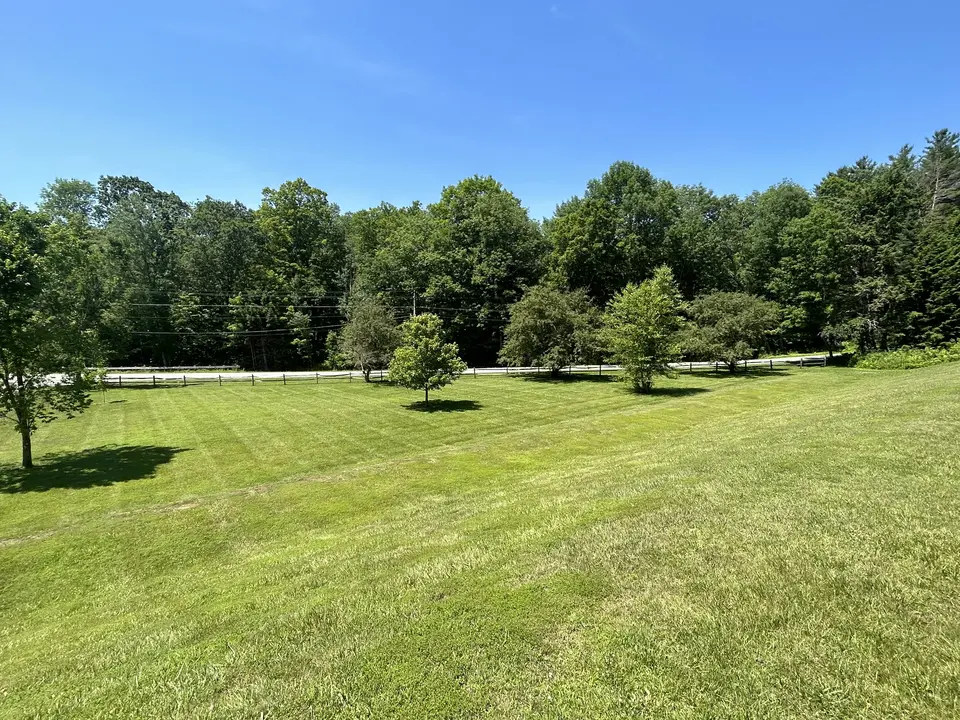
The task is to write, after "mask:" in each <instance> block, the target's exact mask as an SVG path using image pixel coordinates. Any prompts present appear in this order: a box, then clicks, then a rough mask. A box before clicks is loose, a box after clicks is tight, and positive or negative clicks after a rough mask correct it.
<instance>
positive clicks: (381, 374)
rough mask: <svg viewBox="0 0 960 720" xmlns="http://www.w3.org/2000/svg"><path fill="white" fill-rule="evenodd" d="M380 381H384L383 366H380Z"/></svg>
mask: <svg viewBox="0 0 960 720" xmlns="http://www.w3.org/2000/svg"><path fill="white" fill-rule="evenodd" d="M380 382H383V368H380Z"/></svg>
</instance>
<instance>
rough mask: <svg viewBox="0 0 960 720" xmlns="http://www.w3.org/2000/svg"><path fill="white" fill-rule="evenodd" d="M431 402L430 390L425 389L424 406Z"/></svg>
mask: <svg viewBox="0 0 960 720" xmlns="http://www.w3.org/2000/svg"><path fill="white" fill-rule="evenodd" d="M429 402H430V388H424V389H423V404H424V405H426V404H427V403H429Z"/></svg>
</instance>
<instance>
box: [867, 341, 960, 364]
mask: <svg viewBox="0 0 960 720" xmlns="http://www.w3.org/2000/svg"><path fill="white" fill-rule="evenodd" d="M958 360H960V342H957V343H954V344H953V345H948V346H945V347H939V348H900V349H899V350H890V351H888V352H875V353H870V354H869V355H864V356H863V357H862V358H860V359H859V360H858V361H857V367H858V368H866V369H867V370H913V369H914V368H922V367H927V366H929V365H939V364H940V363H946V362H956V361H958Z"/></svg>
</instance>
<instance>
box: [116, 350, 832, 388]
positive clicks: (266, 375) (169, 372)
mask: <svg viewBox="0 0 960 720" xmlns="http://www.w3.org/2000/svg"><path fill="white" fill-rule="evenodd" d="M826 364H827V358H826V356H824V355H805V356H802V357H801V356H797V357H782V358H762V359H755V360H744V361H742V362H740V363H737V367H739V368H744V369H750V368H755V369H766V368H768V369H770V370H773V369H774V368H775V367H777V366H778V365H779V366H784V365H789V366H794V367H801V368H807V367H824V366H825V365H826ZM672 367H673V368H674V369H675V370H677V371H679V372H691V373H692V372H697V371H708V372H720V371H726V370H727V366H726V364H724V363H722V362H685V363H674V364H673V365H672ZM214 369H222V368H214ZM619 370H621V367H620V366H619V365H570V366H567V367H565V368H563V369H562V370H561V371H560V372H561V374H564V375H567V374H599V375H603V374H604V373H609V372H617V371H619ZM549 373H550V369H549V368H543V367H486V368H468V369H467V370H466V372H464V376H465V377H480V376H484V375H547V374H549ZM371 377H372V378H373V379H375V380H389V373H388V372H387V371H386V370H375V371H373V373H371ZM361 379H363V373H362V372H361V371H359V370H342V371H340V370H324V371H319V372H307V371H296V372H249V373H246V372H220V373H217V372H206V371H198V369H197V368H190V369H189V371H187V370H186V369H184V368H165V369H163V370H159V369H158V370H157V371H155V372H153V371H150V372H144V371H142V370H141V369H138V371H137V372H125V371H123V369H111V370H110V371H108V372H107V373H106V374H105V375H104V378H103V381H104V383H105V384H106V385H108V386H110V387H134V386H139V387H143V386H153V387H159V386H169V385H183V386H186V385H197V384H201V383H206V384H209V383H217V384H219V385H224V384H237V383H240V384H249V385H257V384H263V383H281V384H283V385H286V384H288V383H290V384H292V383H315V384H320V382H321V381H327V380H346V381H348V382H352V381H353V380H361Z"/></svg>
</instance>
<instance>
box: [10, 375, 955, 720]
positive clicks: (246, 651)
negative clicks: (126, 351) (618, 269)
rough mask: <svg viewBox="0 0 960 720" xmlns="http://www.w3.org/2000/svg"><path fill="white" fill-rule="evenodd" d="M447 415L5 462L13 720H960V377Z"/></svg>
mask: <svg viewBox="0 0 960 720" xmlns="http://www.w3.org/2000/svg"><path fill="white" fill-rule="evenodd" d="M440 397H441V398H442V403H438V404H437V406H436V407H435V408H434V410H435V411H433V412H423V411H421V410H419V409H415V408H411V407H407V406H408V405H409V404H410V403H412V402H414V401H415V400H417V399H418V397H417V396H416V393H410V392H406V391H401V390H397V389H394V388H390V387H387V386H364V385H362V384H359V383H352V384H348V383H345V382H344V383H332V382H331V383H328V384H322V385H320V386H316V385H310V384H305V385H299V386H293V385H289V386H286V387H283V386H281V385H273V386H261V387H256V388H251V387H223V388H220V387H217V386H204V387H187V388H169V389H156V390H153V389H150V390H147V389H143V390H122V391H111V392H109V393H108V394H107V396H106V403H103V402H102V400H101V399H99V398H98V404H97V405H95V406H94V407H93V408H91V409H90V411H89V412H88V414H86V415H85V416H83V417H81V418H79V419H77V420H74V421H69V422H62V423H55V424H54V425H52V426H49V427H47V428H44V430H43V431H42V432H41V433H40V434H39V435H38V438H37V441H36V443H35V449H36V452H37V461H38V464H41V465H42V466H43V467H42V468H39V469H38V470H37V471H36V472H35V473H32V474H30V475H24V474H23V473H21V472H19V471H17V470H16V469H15V468H14V466H13V463H14V462H15V460H16V449H17V447H18V446H17V438H16V436H15V435H14V434H13V433H12V432H7V433H5V434H4V435H2V436H0V462H4V463H6V464H5V465H3V466H2V470H0V491H2V492H0V577H2V578H3V583H2V588H0V717H31V716H38V717H63V718H68V717H69V718H78V717H79V718H83V717H89V718H93V717H98V718H102V717H116V718H127V717H140V718H181V717H182V718H187V717H189V718H194V717H251V718H259V717H264V718H307V717H371V718H383V717H410V718H420V717H476V716H480V717H483V716H486V717H492V718H493V717H496V718H500V717H517V718H519V717H551V718H559V717H570V718H573V717H604V718H611V717H624V718H626V717H645V716H646V717H657V718H660V717H678V718H695V717H703V716H712V717H798V718H799V717H804V718H809V717H878V718H879V717H891V716H896V717H921V716H922V717H937V716H940V717H953V716H956V714H957V713H958V712H960V599H958V597H960V596H958V593H957V587H958V581H960V546H958V543H957V538H958V537H960V493H958V490H960V455H958V453H957V446H958V439H960V365H958V364H953V365H944V366H938V367H933V368H927V369H923V370H916V371H912V372H909V373H906V372H897V371H892V372H889V373H872V372H864V371H858V370H844V369H812V370H804V371H794V372H791V373H770V374H755V375H751V376H748V377H728V376H715V377H712V376H706V375H695V376H692V377H691V376H683V377H681V378H679V379H678V380H675V381H670V382H667V383H664V384H663V386H662V388H661V389H660V391H659V392H658V393H657V394H656V395H654V396H652V397H638V396H634V395H630V394H628V393H626V392H625V391H624V389H623V387H622V386H621V385H619V384H617V383H610V382H603V381H597V380H583V381H579V382H562V383H549V382H543V381H534V380H523V379H519V378H480V379H472V378H464V379H463V380H461V381H460V382H459V383H457V384H456V385H454V386H453V387H452V388H450V389H448V390H446V391H444V392H443V393H441V394H440Z"/></svg>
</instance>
